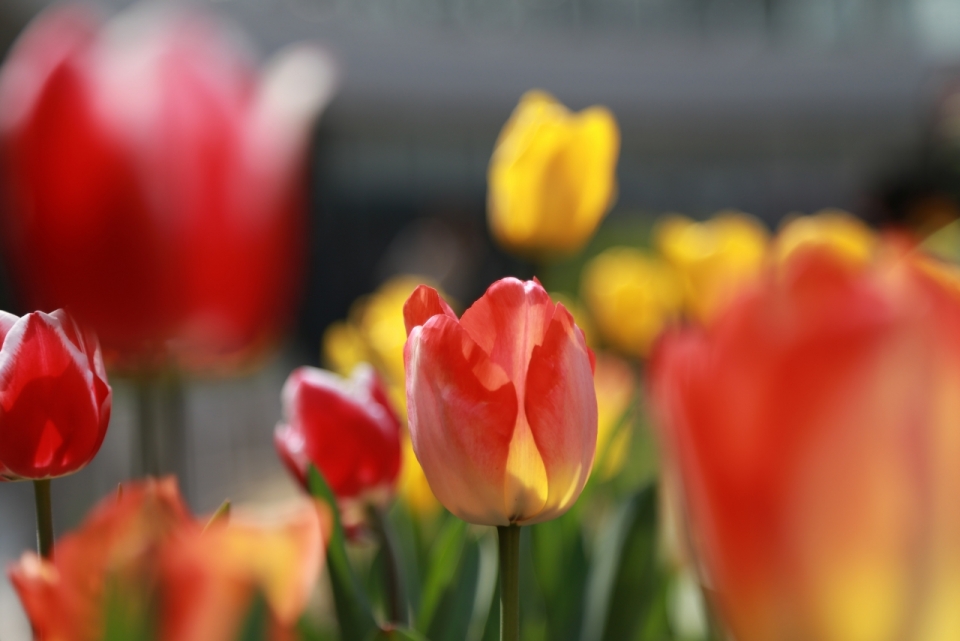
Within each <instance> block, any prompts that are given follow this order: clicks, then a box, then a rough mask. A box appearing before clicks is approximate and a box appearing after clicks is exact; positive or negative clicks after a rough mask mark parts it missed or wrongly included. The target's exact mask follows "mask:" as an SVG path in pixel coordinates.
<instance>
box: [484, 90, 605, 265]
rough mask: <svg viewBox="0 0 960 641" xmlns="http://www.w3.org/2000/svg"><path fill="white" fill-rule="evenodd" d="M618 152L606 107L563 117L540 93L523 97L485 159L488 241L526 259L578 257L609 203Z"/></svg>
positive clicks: (563, 109) (553, 102)
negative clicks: (487, 165)
mask: <svg viewBox="0 0 960 641" xmlns="http://www.w3.org/2000/svg"><path fill="white" fill-rule="evenodd" d="M619 152H620V131H619V129H618V128H617V122H616V120H615V119H614V117H613V114H611V113H610V112H609V111H608V110H607V109H606V108H604V107H590V108H588V109H585V110H584V111H582V112H580V113H578V114H571V113H570V112H569V111H568V110H567V109H566V107H564V106H563V105H562V104H560V103H559V102H557V101H556V100H555V99H554V98H553V97H552V96H550V95H549V94H547V93H544V92H542V91H530V92H528V93H526V94H525V95H524V96H523V98H521V99H520V104H519V105H517V108H516V110H515V111H514V112H513V115H511V116H510V120H508V121H507V124H506V125H504V127H503V131H501V132H500V137H499V138H498V139H497V143H496V147H495V149H494V151H493V156H492V158H491V159H490V168H489V170H488V175H487V181H488V185H489V191H488V197H487V200H488V202H487V215H488V219H489V223H490V230H491V232H492V233H493V236H494V238H496V240H497V241H498V242H499V243H500V244H501V245H503V246H504V247H505V248H507V249H508V250H511V251H516V252H520V253H523V254H527V255H533V256H542V255H544V254H549V253H557V254H569V253H573V252H575V251H577V250H579V249H580V248H581V247H583V245H584V244H585V243H586V242H587V241H588V240H589V239H590V237H591V236H592V235H593V232H594V231H595V230H596V228H597V226H598V225H599V224H600V222H601V220H603V217H604V216H605V215H606V214H607V211H608V210H609V209H610V206H611V205H612V203H613V200H614V197H615V195H616V190H617V188H616V168H617V156H618V154H619Z"/></svg>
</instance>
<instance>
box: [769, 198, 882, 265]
mask: <svg viewBox="0 0 960 641" xmlns="http://www.w3.org/2000/svg"><path fill="white" fill-rule="evenodd" d="M876 246H877V236H876V234H875V233H874V232H873V230H872V229H870V227H868V226H867V225H866V224H865V223H864V222H863V221H862V220H860V219H859V218H857V217H856V216H853V215H852V214H849V213H847V212H845V211H842V210H840V209H824V210H822V211H820V212H818V213H816V214H813V215H811V216H797V217H795V218H790V219H788V220H787V222H786V223H785V224H784V226H783V227H782V228H781V230H780V232H779V233H778V234H777V239H776V258H777V260H778V261H779V262H781V263H782V262H783V261H784V260H786V259H787V258H788V257H789V256H791V255H792V254H794V253H796V252H798V251H808V250H810V249H818V250H823V249H825V250H829V251H833V252H836V253H837V254H839V255H840V256H843V257H844V258H846V259H847V260H849V262H850V263H851V264H854V265H863V264H865V263H867V262H869V261H870V260H871V259H872V258H873V255H874V251H875V248H876Z"/></svg>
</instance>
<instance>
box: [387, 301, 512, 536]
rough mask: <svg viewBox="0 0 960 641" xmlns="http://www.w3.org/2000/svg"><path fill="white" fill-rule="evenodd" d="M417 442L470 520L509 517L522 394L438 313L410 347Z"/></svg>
mask: <svg viewBox="0 0 960 641" xmlns="http://www.w3.org/2000/svg"><path fill="white" fill-rule="evenodd" d="M404 361H405V365H406V372H407V410H408V413H409V424H410V435H411V439H412V441H413V447H414V450H415V451H416V453H417V458H418V459H419V461H420V464H421V466H422V467H423V471H424V473H425V474H426V476H427V480H428V481H429V482H430V487H431V489H432V490H433V492H434V494H435V495H436V497H437V498H438V499H439V500H440V502H441V503H443V505H444V506H446V507H447V509H449V510H450V511H451V512H453V513H454V514H456V515H457V516H459V517H460V518H462V519H464V520H466V521H469V522H471V523H479V524H486V525H506V524H507V523H508V522H509V515H508V514H506V507H505V499H504V481H505V478H504V477H505V473H506V465H507V457H508V454H509V450H510V441H511V439H512V436H513V431H514V428H515V426H516V420H517V409H518V403H517V394H516V390H515V388H514V386H513V384H512V383H511V382H510V381H509V380H508V379H507V377H506V375H505V374H504V373H503V371H502V370H501V369H500V368H499V367H498V366H497V365H496V364H495V363H493V362H491V361H490V359H489V358H488V357H487V356H486V354H485V353H484V352H483V350H481V349H479V347H478V346H477V345H476V343H474V341H473V340H472V339H471V338H470V336H469V335H468V334H467V333H466V332H465V331H464V330H463V328H462V327H460V325H459V324H458V323H457V322H456V320H454V319H452V318H450V317H448V316H445V315H444V316H434V317H433V318H432V319H430V320H429V321H428V322H427V323H426V324H425V325H424V326H423V327H422V328H421V329H414V331H413V332H412V333H411V334H410V337H409V338H408V339H407V345H406V348H405V349H404Z"/></svg>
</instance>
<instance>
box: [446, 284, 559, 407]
mask: <svg viewBox="0 0 960 641" xmlns="http://www.w3.org/2000/svg"><path fill="white" fill-rule="evenodd" d="M555 307H556V305H555V304H554V303H553V302H551V301H550V296H548V295H547V292H546V291H545V290H544V289H543V287H541V286H540V285H539V284H538V283H536V282H534V281H527V282H522V281H519V280H517V279H516V278H504V279H502V280H498V281H497V282H495V283H494V284H493V285H491V286H490V288H489V289H487V291H486V293H485V294H484V295H483V296H482V297H480V299H479V300H477V302H475V303H474V304H473V305H472V306H471V307H470V309H468V310H467V311H466V312H464V313H463V318H462V319H461V320H460V324H461V325H462V326H463V329H465V330H466V332H467V333H468V334H469V335H470V338H472V339H473V340H474V341H476V343H477V344H478V345H479V346H480V349H482V350H483V351H484V352H486V353H487V354H489V355H490V360H491V361H493V362H494V363H496V364H497V365H499V366H500V367H501V368H502V369H503V371H504V372H506V374H507V376H508V377H509V378H510V380H511V381H513V383H514V385H515V386H516V387H517V393H518V395H519V397H520V401H521V402H522V401H523V386H524V384H525V381H526V374H527V363H529V362H530V354H531V353H532V352H533V348H534V346H536V345H539V344H540V343H542V342H543V335H544V332H545V331H546V329H547V324H548V323H549V322H550V319H551V318H553V312H554V309H555Z"/></svg>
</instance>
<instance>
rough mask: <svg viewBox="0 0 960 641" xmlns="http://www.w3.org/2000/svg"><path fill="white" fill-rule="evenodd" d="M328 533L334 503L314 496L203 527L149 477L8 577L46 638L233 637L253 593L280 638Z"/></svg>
mask: <svg viewBox="0 0 960 641" xmlns="http://www.w3.org/2000/svg"><path fill="white" fill-rule="evenodd" d="M329 532H330V513H329V509H327V508H326V506H321V505H319V504H315V503H313V502H309V503H305V504H304V505H303V507H302V508H300V509H299V511H297V512H296V513H295V514H293V515H292V516H290V517H289V519H288V520H286V521H285V522H283V523H281V524H277V525H275V526H264V525H257V524H251V523H242V522H241V523H236V522H230V523H225V522H222V521H221V522H216V523H213V524H211V526H210V527H209V528H207V529H206V530H204V529H203V523H202V522H201V521H199V520H197V519H195V518H194V517H193V516H192V515H191V514H190V513H189V512H188V510H187V508H186V506H185V505H184V503H183V500H182V499H181V498H180V493H179V491H178V489H177V485H176V481H174V480H173V479H172V478H170V479H163V480H160V481H154V480H148V481H145V482H142V483H135V484H131V485H129V486H125V487H124V488H123V491H122V493H121V494H120V495H119V496H110V497H107V498H106V499H104V500H103V501H102V502H101V503H100V505H98V506H97V507H96V508H95V509H94V510H93V512H92V513H91V514H90V516H89V517H88V518H87V520H86V521H85V522H84V523H83V525H82V526H81V527H80V528H79V529H78V530H76V531H75V532H72V533H70V534H68V535H66V536H64V537H63V538H62V539H60V540H59V541H58V542H57V545H56V548H55V551H54V557H53V559H51V560H46V559H41V558H39V557H38V556H37V555H36V554H34V553H32V552H27V553H25V554H24V555H23V557H22V558H21V560H20V562H19V563H18V564H17V565H15V566H14V567H13V568H11V570H10V579H11V581H12V582H13V585H14V587H15V588H16V590H17V593H18V594H19V595H20V599H21V602H22V603H23V606H24V609H25V610H26V612H27V616H28V617H29V619H30V623H31V624H32V625H33V628H34V630H35V631H36V633H37V635H38V638H41V639H44V641H100V640H101V639H103V638H104V634H105V631H106V630H107V629H108V628H109V629H111V631H112V633H113V634H120V635H121V637H123V638H134V637H135V636H136V635H135V633H137V632H149V633H150V635H151V636H150V637H149V638H156V639H159V640H160V641H219V640H223V641H227V640H233V639H236V638H237V634H238V632H239V631H240V629H241V627H242V626H243V624H244V621H245V619H246V616H247V611H248V609H249V608H250V606H251V604H252V602H253V599H254V597H255V595H257V594H260V595H262V596H263V598H264V599H265V601H266V603H267V605H268V607H269V612H270V618H271V626H272V627H271V634H272V636H271V638H284V637H283V635H284V634H286V632H287V631H288V630H289V629H290V627H291V626H292V625H293V624H294V623H295V622H296V619H297V617H298V616H299V615H300V613H301V612H302V610H303V608H304V606H305V604H306V599H307V596H308V595H309V593H310V591H311V590H312V588H313V585H314V584H315V582H316V581H317V578H318V575H319V573H320V569H321V567H322V563H323V551H324V549H325V537H326V535H327V533H329ZM124 635H125V636H124ZM113 638H118V637H113Z"/></svg>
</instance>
